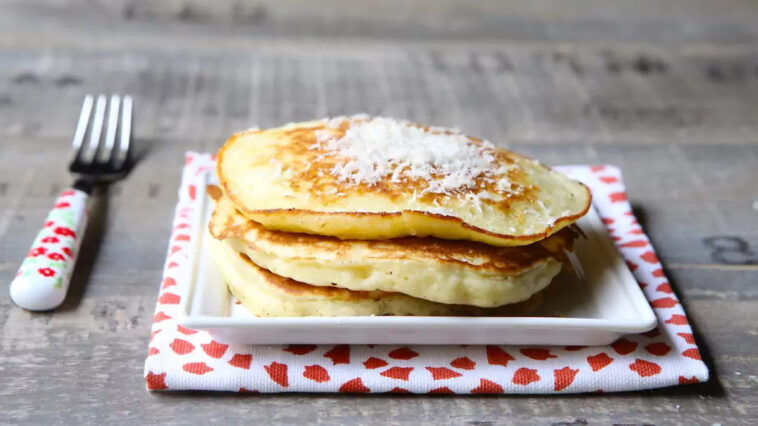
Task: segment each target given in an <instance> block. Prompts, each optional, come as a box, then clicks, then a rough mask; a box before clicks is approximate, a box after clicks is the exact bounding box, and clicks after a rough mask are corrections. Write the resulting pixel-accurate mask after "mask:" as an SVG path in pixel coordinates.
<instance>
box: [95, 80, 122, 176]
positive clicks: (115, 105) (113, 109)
mask: <svg viewBox="0 0 758 426" xmlns="http://www.w3.org/2000/svg"><path fill="white" fill-rule="evenodd" d="M120 102H121V98H120V97H119V96H118V95H112V96H111V100H110V103H109V104H108V123H107V124H106V126H105V145H104V146H102V147H101V148H100V150H99V151H98V153H97V162H98V163H101V164H104V163H107V162H108V160H110V159H111V152H112V151H113V144H114V142H115V141H116V131H117V130H118V109H119V103H120Z"/></svg>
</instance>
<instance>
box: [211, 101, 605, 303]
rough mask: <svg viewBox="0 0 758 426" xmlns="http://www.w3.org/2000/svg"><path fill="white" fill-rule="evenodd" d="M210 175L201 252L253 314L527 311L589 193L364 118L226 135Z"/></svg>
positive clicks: (399, 124)
mask: <svg viewBox="0 0 758 426" xmlns="http://www.w3.org/2000/svg"><path fill="white" fill-rule="evenodd" d="M217 175H218V178H219V182H220V187H211V188H209V193H210V195H211V196H212V198H213V199H214V200H215V209H214V212H213V215H212V219H211V223H210V225H209V231H210V234H211V235H212V237H213V238H210V241H211V249H212V254H213V257H214V260H215V261H216V263H217V264H218V266H219V268H220V270H221V272H222V274H223V276H224V278H225V280H226V282H227V283H228V286H229V289H230V291H231V293H232V294H233V295H234V296H236V297H237V299H239V300H240V301H241V302H242V303H243V304H244V306H245V307H247V308H248V309H249V310H250V311H251V312H252V313H253V314H255V315H258V316H262V317H274V316H311V315H314V316H356V315H506V314H523V313H525V312H528V311H529V310H531V309H533V308H534V307H535V306H536V305H537V304H538V303H539V300H540V293H541V292H542V291H543V289H545V288H546V287H547V286H548V285H549V284H550V283H551V281H552V280H553V278H554V277H555V276H556V275H557V274H558V273H559V272H560V270H561V268H562V267H564V265H565V264H566V256H567V253H568V252H570V250H571V248H572V245H573V241H574V239H575V237H576V235H577V234H576V232H575V230H574V229H572V226H571V225H572V224H573V223H574V222H575V221H576V220H577V219H578V218H579V217H581V216H582V215H584V214H585V213H586V212H587V209H588V208H589V205H590V201H591V198H590V193H589V191H588V189H587V188H586V187H585V186H584V185H582V184H580V183H578V182H575V181H573V180H570V179H568V178H566V177H565V176H563V175H561V174H559V173H557V172H554V171H551V170H550V169H548V168H546V167H544V166H542V165H540V164H539V163H537V162H536V161H534V160H531V159H528V158H526V157H523V156H520V155H518V154H515V153H513V152H509V151H505V150H502V149H498V148H495V146H494V145H492V144H491V143H489V142H487V141H484V140H480V139H476V138H472V137H468V136H465V135H463V134H461V133H460V132H458V131H456V130H451V129H443V128H436V127H425V126H421V125H418V124H414V123H409V122H404V121H398V120H392V119H387V118H381V117H368V116H353V117H338V118H335V119H331V120H328V119H325V120H319V121H312V122H304V123H295V124H290V125H287V126H284V127H279V128H274V129H266V130H251V131H246V132H242V133H238V134H235V135H233V136H232V137H231V138H230V139H229V140H228V141H227V142H226V144H225V145H224V147H223V148H221V150H220V151H219V153H218V158H217Z"/></svg>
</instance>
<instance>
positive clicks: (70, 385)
mask: <svg viewBox="0 0 758 426" xmlns="http://www.w3.org/2000/svg"><path fill="white" fill-rule="evenodd" d="M211 3H212V4H211ZM356 4H357V2H354V1H349V0H329V1H322V2H310V1H307V0H283V1H256V2H249V3H248V2H242V1H236V0H223V1H216V2H201V1H199V0H197V1H183V0H173V1H167V2H153V1H136V0H116V1H109V2H93V1H86V0H58V1H52V0H48V1H40V2H28V1H22V0H18V1H12V0H11V1H6V0H3V1H1V2H0V10H1V11H2V12H1V13H0V166H1V167H0V206H2V207H0V282H3V283H9V282H10V281H11V279H12V277H13V276H14V274H15V271H16V268H17V266H18V264H19V261H20V260H21V259H22V258H23V257H24V255H25V253H26V251H27V249H28V247H29V244H30V243H31V241H32V239H33V236H34V234H35V233H36V231H37V230H38V228H39V226H40V225H41V223H42V221H43V218H44V216H45V215H46V213H47V210H48V209H49V208H50V207H51V203H52V201H53V198H54V196H55V194H56V193H58V192H59V191H60V190H61V189H62V188H63V187H64V186H65V185H67V184H68V183H69V181H70V179H69V177H68V176H67V174H66V172H65V167H64V162H63V160H64V159H65V158H66V156H67V155H68V151H69V147H68V145H69V142H70V138H71V135H72V133H73V128H74V124H75V120H76V117H77V115H78V110H79V107H80V102H81V99H82V96H83V95H84V94H85V93H90V92H120V93H131V94H133V95H134V96H135V103H136V122H135V126H136V128H135V132H136V143H137V144H138V147H139V148H140V150H141V151H142V152H143V153H144V158H143V159H142V161H141V162H140V163H139V164H138V166H137V168H136V169H135V170H134V173H133V174H132V176H131V177H130V178H129V179H128V180H126V181H124V182H122V183H119V184H118V185H115V186H113V187H112V188H111V189H110V191H109V192H108V193H101V194H99V195H98V196H97V197H96V199H95V202H96V204H95V207H94V210H93V211H94V219H93V223H92V226H91V227H90V229H89V231H88V233H87V237H86V240H85V243H84V247H83V249H82V254H81V256H80V259H79V264H78V268H77V271H76V274H75V276H74V279H73V283H72V289H71V292H70V295H69V297H68V299H67V301H66V303H65V305H64V306H63V307H62V308H60V309H58V310H57V311H55V312H54V313H42V314H32V313H29V312H25V311H23V310H21V309H19V308H16V307H14V306H13V305H12V304H11V302H10V300H9V298H8V296H7V289H6V290H3V293H4V294H3V295H2V296H0V327H1V330H2V331H0V333H1V334H0V348H1V349H0V413H2V414H0V423H2V424H5V423H11V424H13V423H35V424H62V425H70V424H82V423H89V424H91V423H101V422H102V423H106V424H110V423H126V424H130V423H137V422H140V423H141V422H148V423H163V424H187V423H210V422H213V421H214V420H219V419H226V418H228V419H233V421H234V422H237V421H242V420H244V421H247V422H248V423H252V424H256V423H257V424H269V423H282V424H292V423H297V422H309V423H318V424H326V425H334V424H347V423H350V424H364V423H365V424H405V423H409V424H419V423H423V424H462V425H495V424H509V423H518V424H543V425H549V424H553V425H584V424H657V425H663V424H714V423H722V424H729V425H732V424H756V423H758V390H757V389H758V377H757V376H758V101H757V100H758V25H756V22H758V4H756V3H755V2H750V1H719V2H715V1H710V0H695V1H684V0H676V1H649V0H645V1H635V2H608V1H603V0H576V1H570V2H566V1H559V0H540V1H532V2H514V3H506V2H500V1H488V0H480V1H476V2H465V1H458V0H444V1H443V0H438V1H432V0H418V1H413V2H408V1H401V0H391V1H387V2H382V3H378V2H377V3H370V4H365V5H362V6H360V7H358V6H356ZM361 111H364V112H368V113H372V114H383V115H389V116H395V117H404V118H409V119H413V120H417V121H421V122H428V123H434V124H439V125H459V126H460V127H461V128H463V129H465V130H466V131H467V132H469V133H471V134H474V135H479V136H483V137H486V138H488V139H490V140H492V141H496V142H498V143H500V144H502V145H504V146H509V147H511V148H513V149H515V150H517V151H521V152H524V153H527V154H531V155H534V156H536V157H537V158H539V159H541V160H543V161H544V162H545V163H547V164H571V163H593V164H596V163H610V164H615V165H618V166H619V167H621V168H622V170H623V172H624V175H625V178H626V183H627V184H628V190H629V195H630V199H631V201H632V203H633V205H634V207H635V209H636V211H637V213H638V215H639V216H640V219H641V222H642V223H643V226H644V227H645V229H646V230H647V231H648V232H649V235H650V237H651V239H652V241H653V243H654V245H655V247H656V248H657V250H658V252H659V254H660V258H661V259H662V261H663V263H664V265H665V267H666V272H667V274H668V276H669V278H670V280H671V284H672V286H673V287H674V288H675V291H676V292H677V294H678V295H679V296H680V297H681V299H682V303H683V305H684V306H685V308H686V309H687V312H688V314H689V316H690V320H691V323H692V325H693V326H694V328H695V330H696V336H697V341H698V344H699V345H700V348H701V352H702V353H703V355H704V357H705V360H706V362H707V363H708V365H709V366H710V368H711V375H712V380H711V381H710V382H709V383H707V384H701V385H692V386H683V387H678V388H670V389H662V390H655V391H647V392H636V393H627V394H616V395H604V396H598V395H573V396H551V397H453V398H451V397H424V396H417V397H402V396H391V395H382V396H342V395H281V396H278V395H272V396H257V397H256V396H253V397H250V396H239V395H220V394H213V393H195V392H193V393H164V394H151V393H148V392H146V391H145V387H144V380H143V378H142V369H143V362H144V357H145V354H146V348H147V340H148V337H149V331H148V330H149V327H150V320H151V316H152V312H153V309H154V306H155V298H156V294H157V290H158V282H159V279H160V275H161V267H162V264H163V261H164V255H165V251H166V246H167V238H168V235H169V225H170V220H171V217H172V213H173V207H174V203H175V201H176V188H177V185H178V181H179V174H180V170H181V166H182V162H183V152H184V151H185V150H205V151H213V150H215V149H217V147H219V145H220V144H221V143H222V142H223V141H224V139H225V137H226V136H227V135H229V134H230V133H231V132H233V131H235V130H238V129H243V128H248V127H251V126H253V125H259V126H271V125H276V124H281V123H285V122H289V121H297V120H302V119H309V118H314V117H322V116H326V115H338V114H350V113H354V112H361Z"/></svg>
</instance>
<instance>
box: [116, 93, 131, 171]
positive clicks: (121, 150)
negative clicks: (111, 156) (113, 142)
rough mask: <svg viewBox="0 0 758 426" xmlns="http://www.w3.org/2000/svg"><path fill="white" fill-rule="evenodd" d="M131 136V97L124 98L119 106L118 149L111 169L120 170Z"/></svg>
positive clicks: (127, 153)
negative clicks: (119, 129)
mask: <svg viewBox="0 0 758 426" xmlns="http://www.w3.org/2000/svg"><path fill="white" fill-rule="evenodd" d="M131 136H132V97H131V96H129V95H126V96H124V99H123V101H122V105H121V135H120V136H119V141H118V143H119V147H118V151H116V159H115V161H114V162H113V167H114V168H115V169H116V170H118V169H120V168H121V167H122V166H123V165H124V163H125V162H126V159H127V157H128V155H129V142H130V141H131Z"/></svg>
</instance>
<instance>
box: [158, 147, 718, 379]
mask: <svg viewBox="0 0 758 426" xmlns="http://www.w3.org/2000/svg"><path fill="white" fill-rule="evenodd" d="M213 166H214V162H213V156H211V155H208V154H200V153H187V156H186V165H185V168H184V174H183V178H182V184H181V188H180V190H179V204H178V206H177V209H176V216H175V218H174V223H173V232H172V235H171V242H170V244H169V250H168V258H167V259H166V266H165V270H164V278H163V281H162V283H161V288H160V294H159V297H158V304H157V307H156V310H155V316H154V318H153V328H152V335H151V337H150V345H149V348H148V355H147V361H146V362H145V380H146V382H147V388H148V389H149V390H162V389H167V390H187V389H196V390H218V391H239V392H379V393H381V392H397V393H451V394H452V393H456V394H476V393H493V394H494V393H522V394H538V393H575V392H618V391H630V390H638V389H651V388H658V387H664V386H671V385H677V384H683V383H696V382H703V381H706V380H708V369H707V367H706V366H705V364H704V363H703V361H701V359H700V353H699V352H698V349H697V346H696V345H695V340H694V338H693V336H692V330H691V329H690V326H689V324H688V323H687V317H686V316H685V314H684V310H683V309H682V306H681V305H680V304H679V301H678V300H677V297H676V295H675V294H674V293H673V291H672V289H671V287H670V286H669V284H668V282H667V281H666V277H665V276H664V275H663V269H662V268H661V264H660V262H659V261H658V258H657V257H656V255H655V252H654V251H653V248H652V246H651V245H650V242H649V240H648V238H647V237H646V236H645V234H644V232H643V230H642V229H641V228H640V226H639V224H638V223H637V221H636V220H635V218H634V216H633V214H632V211H631V209H630V206H629V203H628V202H627V196H626V192H625V190H624V185H623V183H622V181H621V172H620V171H619V170H618V169H616V168H614V167H611V166H591V167H590V166H567V167H560V168H558V169H559V170H560V171H562V172H564V173H566V174H568V175H570V176H572V177H574V178H576V179H579V180H581V181H582V182H584V183H585V184H587V185H588V186H589V187H590V188H591V189H592V193H593V195H594V204H595V207H596V208H597V210H598V212H599V213H600V216H601V217H603V218H604V222H605V223H606V225H607V226H608V230H609V231H610V232H611V235H612V236H613V239H614V240H615V241H616V245H617V247H618V249H619V251H620V252H621V254H622V255H623V256H624V258H625V259H626V261H627V263H628V264H629V267H630V268H631V270H632V272H633V273H634V276H635V277H636V278H637V281H638V282H639V284H640V286H641V287H642V288H643V290H644V293H645V295H646V297H647V299H648V300H649V301H650V304H651V305H652V306H653V308H654V311H655V313H656V315H657V316H658V327H657V328H656V329H654V330H652V331H650V332H647V333H643V334H639V335H630V336H626V337H624V338H621V339H619V340H618V341H616V342H615V343H613V344H612V345H610V346H594V347H580V346H567V347H560V346H552V347H516V346H492V345H488V346H465V347H462V346H382V345H376V346H374V345H289V346H272V345H265V346H264V345H258V346H253V345H227V344H223V343H219V342H216V341H214V340H213V338H212V336H211V335H210V334H208V333H206V332H203V331H196V330H189V329H186V328H183V327H181V326H178V325H177V324H176V322H175V320H174V317H176V316H178V315H179V312H178V306H179V301H180V296H179V294H182V291H181V290H180V289H181V288H182V286H185V285H187V284H188V279H187V278H188V275H189V273H190V270H191V268H190V265H189V264H188V263H189V261H188V258H189V256H188V253H187V252H188V248H189V246H190V245H191V243H192V241H191V239H192V238H193V236H194V235H195V232H194V230H193V229H192V227H193V226H194V225H192V224H191V220H190V218H191V217H192V213H193V209H194V208H195V207H194V206H195V198H196V188H197V187H198V186H199V185H202V184H203V182H202V180H201V179H202V175H203V174H204V172H206V171H208V170H211V169H212V168H213Z"/></svg>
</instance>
